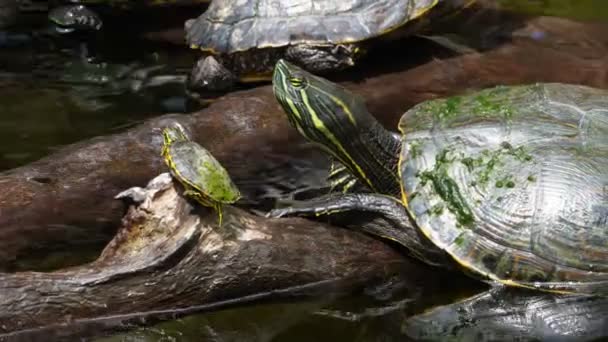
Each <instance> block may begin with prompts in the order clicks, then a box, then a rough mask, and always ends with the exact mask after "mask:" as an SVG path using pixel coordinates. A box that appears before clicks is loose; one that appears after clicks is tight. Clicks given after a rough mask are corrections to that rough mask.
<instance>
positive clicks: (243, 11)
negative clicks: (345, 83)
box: [185, 0, 474, 90]
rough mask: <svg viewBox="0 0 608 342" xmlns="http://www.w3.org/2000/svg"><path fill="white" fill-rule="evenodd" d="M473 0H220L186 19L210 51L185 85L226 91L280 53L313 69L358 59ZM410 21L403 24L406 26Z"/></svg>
mask: <svg viewBox="0 0 608 342" xmlns="http://www.w3.org/2000/svg"><path fill="white" fill-rule="evenodd" d="M472 2H474V0H455V1H443V0H340V1H334V0H316V1H313V0H305V1H295V0H281V1H264V0H245V1H236V0H217V1H212V2H211V4H210V5H209V8H208V9H207V11H206V12H204V13H203V14H202V15H201V16H199V17H198V18H197V19H191V20H188V21H186V24H185V28H186V40H187V42H188V44H189V45H190V47H192V48H194V49H201V50H203V51H204V52H206V54H207V55H209V56H206V57H205V56H204V57H203V58H201V59H200V60H199V61H198V63H197V64H196V66H195V67H194V68H193V71H192V73H191V77H190V87H192V88H195V89H196V88H199V89H209V90H224V89H227V88H229V87H230V86H232V85H233V83H234V82H235V81H237V80H241V81H245V82H247V81H256V80H260V79H267V78H269V76H270V74H271V72H272V68H273V67H274V64H275V63H276V61H277V60H278V59H279V58H282V57H283V58H286V59H287V60H289V61H292V62H294V63H297V64H298V65H300V66H302V67H304V68H305V69H307V70H309V71H313V72H324V71H328V70H339V69H343V68H346V67H349V66H352V65H354V64H355V62H356V61H357V59H358V58H359V57H360V56H361V55H362V52H363V51H364V50H365V49H364V46H363V43H364V42H366V41H368V40H369V39H371V38H375V37H378V36H383V35H385V34H387V33H388V32H392V31H395V30H396V29H398V28H404V29H405V30H399V32H400V33H403V32H411V31H413V28H414V27H416V26H419V25H412V24H413V23H417V24H422V22H421V20H419V19H420V18H421V17H424V18H429V16H428V15H427V14H428V12H429V11H431V10H433V11H432V13H437V14H438V13H446V12H449V10H454V9H458V8H461V7H463V6H465V5H468V4H470V3H472ZM406 24H407V25H406Z"/></svg>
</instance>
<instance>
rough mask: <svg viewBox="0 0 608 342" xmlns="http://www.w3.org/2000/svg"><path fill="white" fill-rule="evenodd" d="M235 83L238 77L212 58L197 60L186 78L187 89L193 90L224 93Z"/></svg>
mask: <svg viewBox="0 0 608 342" xmlns="http://www.w3.org/2000/svg"><path fill="white" fill-rule="evenodd" d="M237 82H238V77H237V76H236V75H235V74H234V73H233V72H232V71H230V70H229V69H228V68H226V67H225V66H224V65H223V64H222V63H221V61H218V59H216V58H215V57H214V56H207V57H204V58H201V59H199V60H198V62H196V65H195V66H194V67H193V68H192V71H191V72H190V76H189V77H188V87H189V88H190V89H193V90H209V91H224V90H227V89H230V88H232V87H234V85H235V84H236V83H237Z"/></svg>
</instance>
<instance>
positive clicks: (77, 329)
mask: <svg viewBox="0 0 608 342" xmlns="http://www.w3.org/2000/svg"><path fill="white" fill-rule="evenodd" d="M173 184H174V183H173V182H172V181H171V177H170V176H169V175H168V173H163V174H161V175H159V176H158V177H156V178H154V179H153V180H152V181H150V183H149V185H148V186H147V187H146V188H131V189H129V190H127V191H125V192H123V193H122V194H121V195H120V196H121V197H122V198H123V200H125V201H126V202H130V203H132V205H131V207H130V209H129V210H128V212H127V214H126V215H125V217H124V219H123V223H122V226H121V228H120V229H119V231H118V233H117V234H116V236H115V237H114V239H113V240H112V241H111V242H110V243H109V244H108V245H107V246H106V248H105V249H104V250H103V253H102V254H101V256H100V257H99V258H98V259H97V260H95V261H94V262H92V263H90V264H87V265H83V266H77V267H73V268H69V269H65V270H60V271H56V272H52V273H41V272H22V273H14V274H2V275H0V340H18V341H21V340H45V341H48V340H61V339H66V340H73V339H74V338H75V337H76V336H79V337H83V336H84V335H90V334H97V333H100V332H102V331H104V330H107V329H116V328H120V327H123V328H124V326H125V325H130V324H142V323H145V322H150V320H158V319H169V318H174V317H178V316H180V315H184V314H188V313H193V312H199V311H204V310H209V309H217V308H221V307H226V306H229V305H237V304H239V305H242V304H244V303H249V302H252V301H258V300H262V299H273V300H275V299H285V298H300V297H306V296H312V295H314V296H319V295H321V294H323V295H325V296H328V295H330V296H339V295H340V294H341V293H346V292H352V291H353V290H355V289H357V288H361V287H363V286H364V285H365V284H369V283H370V282H371V281H372V280H373V279H378V280H382V279H385V278H387V277H390V276H391V275H393V274H394V272H396V270H398V269H404V268H407V269H408V272H410V275H409V277H411V278H412V279H413V278H415V277H416V272H418V270H420V271H421V273H428V271H425V270H422V269H418V268H417V265H416V264H414V263H410V262H408V261H407V260H406V259H404V258H403V257H402V256H401V254H400V253H399V252H397V251H394V250H393V249H391V248H389V247H387V245H385V244H384V243H382V242H380V241H378V240H376V239H373V238H370V237H368V236H365V235H363V234H358V233H355V232H351V231H348V230H347V229H339V228H336V227H331V226H328V225H326V224H323V223H317V222H311V221H307V220H304V219H300V218H289V219H266V218H263V217H260V216H257V215H252V214H249V213H247V212H245V211H243V210H241V209H238V208H235V207H230V206H225V207H224V218H223V222H222V225H221V227H218V215H217V213H215V212H214V211H212V210H211V209H209V208H206V207H201V206H200V205H198V204H194V205H193V204H192V203H191V202H190V201H188V200H186V199H184V197H182V196H181V191H182V189H181V188H180V187H179V186H178V188H177V190H176V188H174V186H173Z"/></svg>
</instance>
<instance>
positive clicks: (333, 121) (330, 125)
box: [272, 60, 400, 194]
mask: <svg viewBox="0 0 608 342" xmlns="http://www.w3.org/2000/svg"><path fill="white" fill-rule="evenodd" d="M272 83H273V91H274V95H275V97H276V98H277V100H278V102H279V103H280V104H281V106H282V107H283V110H284V111H285V113H286V114H287V118H288V119H289V122H290V123H291V125H292V126H294V127H295V128H296V129H297V130H298V131H299V132H300V134H302V135H303V136H304V137H306V138H307V139H308V140H309V141H311V142H313V143H315V144H317V145H319V146H321V147H322V148H323V149H324V150H326V151H327V152H328V153H329V154H331V155H332V156H333V157H335V158H337V159H338V160H339V161H340V162H341V163H342V164H343V165H344V166H345V167H346V168H347V169H348V170H349V171H350V172H351V174H352V175H353V176H355V177H357V179H358V180H360V181H361V182H362V183H363V184H366V185H368V186H369V187H370V188H371V189H372V190H375V191H378V192H382V193H390V194H394V193H395V192H396V193H398V191H399V183H398V176H397V172H396V170H397V162H398V157H399V146H400V142H399V139H398V138H397V137H396V136H395V135H394V134H393V133H391V132H389V131H387V130H386V129H384V127H382V125H381V124H380V123H379V122H378V121H377V120H376V119H375V118H374V116H373V115H371V114H370V113H369V112H368V111H367V109H366V107H365V104H364V102H363V100H362V99H361V98H360V97H359V96H356V95H355V94H353V93H351V92H350V91H348V90H346V89H345V88H343V87H341V86H339V85H337V84H334V83H332V82H330V81H328V80H326V79H324V78H321V77H318V76H315V75H313V74H311V73H309V72H307V71H305V70H303V69H302V68H299V67H297V66H295V65H293V64H291V63H289V62H287V61H285V60H279V61H278V62H277V64H276V65H275V68H274V74H273V79H272Z"/></svg>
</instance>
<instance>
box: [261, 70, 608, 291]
mask: <svg viewBox="0 0 608 342" xmlns="http://www.w3.org/2000/svg"><path fill="white" fill-rule="evenodd" d="M273 89H274V92H275V95H276V98H277V100H278V101H279V103H280V104H281V105H282V107H283V108H284V110H285V111H286V113H287V116H288V118H289V120H290V122H291V123H292V125H294V126H295V127H296V128H297V129H298V131H299V132H300V133H301V134H303V135H304V136H305V137H306V138H308V139H309V140H311V141H312V142H314V143H317V144H320V145H321V146H322V147H323V148H324V149H325V150H326V151H328V152H329V153H330V154H331V155H332V156H333V157H335V158H337V159H338V160H339V161H340V162H341V163H342V165H343V166H344V169H343V170H347V171H348V173H349V174H350V175H352V177H355V179H357V180H358V181H359V182H361V183H362V184H364V185H365V186H366V187H368V188H369V189H370V190H371V192H372V193H347V194H334V195H331V196H327V197H322V198H317V199H315V200H311V201H310V202H306V203H302V204H301V206H300V205H299V206H298V207H292V208H284V209H277V210H275V211H273V212H271V213H270V215H271V216H282V215H288V214H313V213H314V214H316V215H320V214H333V213H336V212H340V211H348V210H363V211H369V212H375V213H381V214H383V215H384V216H386V217H388V218H390V219H391V220H392V221H393V222H394V223H395V225H396V228H394V229H393V230H384V231H377V232H375V233H376V234H378V235H381V236H384V237H388V238H391V239H394V240H397V241H399V242H400V243H402V244H403V245H405V246H407V247H408V248H409V249H410V250H411V251H412V252H413V254H415V255H416V256H418V257H419V258H421V259H422V260H424V261H427V262H429V263H432V264H444V263H445V260H442V257H441V253H444V256H446V255H449V256H450V257H451V259H452V260H455V261H456V262H457V263H458V264H460V265H461V266H463V267H464V268H465V269H466V270H468V271H470V272H472V273H474V274H476V275H478V276H481V277H483V278H485V279H490V280H494V281H498V282H500V283H504V284H507V285H517V286H522V287H528V288H534V289H540V290H545V291H554V292H580V293H589V294H606V293H608V291H607V289H608V286H607V285H608V92H607V91H605V90H599V89H593V88H589V87H585V86H577V85H565V84H534V85H525V86H511V87H505V86H502V87H495V88H490V89H486V90H483V91H480V92H476V93H471V94H468V95H463V96H456V97H451V98H448V99H440V100H434V101H429V102H426V103H422V104H419V105H417V106H415V107H414V108H412V109H410V110H409V111H407V112H406V113H405V114H404V115H403V116H402V118H401V121H400V123H399V130H400V132H401V135H397V134H394V133H392V132H390V131H387V130H385V129H384V128H383V127H382V126H381V125H380V124H379V123H378V122H377V121H376V120H375V119H374V117H373V116H372V115H371V114H370V113H369V112H368V111H367V110H366V108H365V105H364V104H363V101H362V100H361V99H360V98H359V97H357V96H355V95H353V94H351V93H350V92H348V91H347V90H346V89H344V88H342V87H340V86H338V85H336V84H333V83H330V82H329V81H327V80H325V79H322V78H320V77H317V76H314V75H312V74H310V73H308V72H306V71H304V70H303V69H300V68H298V67H296V66H294V65H291V64H289V63H288V62H285V61H279V62H278V63H277V65H276V68H275V72H274V78H273ZM347 180H348V178H346V179H345V180H343V181H342V184H346V183H345V182H346V181H347ZM425 239H428V240H429V241H431V242H432V243H433V245H434V247H433V248H429V247H428V246H425V245H424V240H425Z"/></svg>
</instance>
